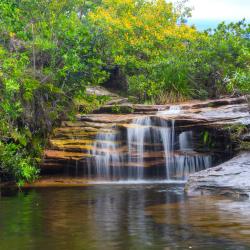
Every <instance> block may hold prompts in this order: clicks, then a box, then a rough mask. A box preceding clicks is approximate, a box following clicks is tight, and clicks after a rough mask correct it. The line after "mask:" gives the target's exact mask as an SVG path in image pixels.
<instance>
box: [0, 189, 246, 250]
mask: <svg viewBox="0 0 250 250" xmlns="http://www.w3.org/2000/svg"><path fill="white" fill-rule="evenodd" d="M249 207H250V204H249V203H248V202H240V201H238V202H236V201H234V202H233V201H230V200H227V199H224V198H221V197H220V198H219V199H218V198H217V197H206V198H202V197H195V198H192V197H191V198H188V197H186V195H185V193H184V186H183V184H137V185H134V184H130V185H107V184H106V185H93V186H89V187H82V188H40V189H39V188H37V189H29V190H24V191H23V192H19V193H16V192H11V190H7V191H4V190H1V200H0V249H1V250H9V249H18V250H29V249H36V250H39V249H60V250H69V249H83V250H85V249H86V250H92V249H93V250H95V249H98V250H99V249H100V250H103V249H104V250H105V249H107V250H113V249H117V250H126V249H131V250H140V249H141V250H145V249H154V250H157V249H164V250H168V249H218V250H221V249H232V250H235V249H243V250H245V249H250V214H246V211H250V209H249Z"/></svg>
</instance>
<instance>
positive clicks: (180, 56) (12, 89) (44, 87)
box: [0, 0, 250, 183]
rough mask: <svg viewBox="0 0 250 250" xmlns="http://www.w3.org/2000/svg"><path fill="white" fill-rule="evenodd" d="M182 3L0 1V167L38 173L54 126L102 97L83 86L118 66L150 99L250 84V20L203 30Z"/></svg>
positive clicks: (20, 174)
mask: <svg viewBox="0 0 250 250" xmlns="http://www.w3.org/2000/svg"><path fill="white" fill-rule="evenodd" d="M185 2H186V1H180V2H179V3H178V4H173V3H170V2H168V1H165V0H153V1H146V0H139V1H136V0H123V1H122V0H102V1H101V0H94V1H82V0H61V1H58V0H25V1H19V0H2V1H1V2H0V16H1V18H0V147H1V153H0V157H1V158H0V169H1V170H2V171H4V173H7V172H8V173H9V174H10V175H11V176H12V177H13V178H14V179H15V180H17V181H21V182H22V181H31V180H33V178H35V177H36V176H37V169H36V166H37V165H38V163H39V158H40V157H41V154H42V149H43V148H44V146H45V143H46V138H47V137H48V135H49V133H50V132H51V130H52V128H53V126H55V125H58V124H59V122H60V121H61V120H63V119H66V118H69V117H71V116H73V115H74V113H75V112H76V111H78V110H77V108H78V107H79V106H80V109H81V110H80V111H81V112H90V111H92V110H93V109H95V108H96V107H98V106H100V105H102V104H103V103H105V102H106V101H107V100H104V99H100V98H96V97H90V96H87V94H86V93H85V87H86V86H88V85H98V84H103V83H105V82H106V81H108V80H109V79H111V78H112V74H114V72H115V71H118V72H119V74H120V75H122V77H123V78H122V79H123V80H122V81H120V83H122V84H124V85H126V86H127V85H128V95H129V96H130V99H133V100H134V99H135V97H136V98H137V100H139V101H141V102H147V103H149V102H150V103H166V102H171V101H179V100H185V99H187V98H207V97H218V96H220V95H222V94H233V95H234V94H237V95H238V94H244V93H249V92H250V87H249V86H250V84H249V79H250V70H249V67H250V39H249V38H250V26H249V25H247V24H246V22H245V21H244V20H243V21H240V22H238V23H231V24H228V25H226V24H225V23H221V24H220V25H219V26H218V27H217V28H216V29H215V30H208V31H205V32H199V31H197V30H196V28H195V27H190V26H189V25H187V24H186V23H185V19H187V18H188V17H189V16H190V9H188V8H186V7H185ZM117 81H119V79H118V80H117ZM118 86H119V85H118ZM117 88H119V87H117ZM122 89H123V88H122ZM114 109H117V108H116V107H115V108H114ZM116 112H122V111H121V110H116ZM131 112H133V110H131ZM72 114H73V115H72ZM12 156H13V157H12ZM9 158H10V159H9ZM19 183H20V182H19Z"/></svg>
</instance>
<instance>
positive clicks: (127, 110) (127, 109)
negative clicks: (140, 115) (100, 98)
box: [111, 105, 134, 114]
mask: <svg viewBox="0 0 250 250" xmlns="http://www.w3.org/2000/svg"><path fill="white" fill-rule="evenodd" d="M111 112H112V113H113V114H132V113H134V109H133V107H131V106H119V105H114V106H113V107H112V109H111Z"/></svg>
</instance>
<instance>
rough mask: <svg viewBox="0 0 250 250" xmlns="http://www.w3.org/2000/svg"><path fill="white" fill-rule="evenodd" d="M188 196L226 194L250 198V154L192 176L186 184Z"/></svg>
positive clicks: (246, 153) (247, 153)
mask: <svg viewBox="0 0 250 250" xmlns="http://www.w3.org/2000/svg"><path fill="white" fill-rule="evenodd" d="M186 191H187V193H188V194H207V193H208V194H210V193H213V194H224V195H230V196H234V197H248V198H249V197H250V152H245V153H241V154H240V155H238V156H236V157H234V158H233V159H231V160H229V161H227V162H225V163H223V164H220V165H219V166H217V167H213V168H210V169H207V170H203V171H201V172H197V173H195V174H192V175H191V176H190V177H189V180H188V182H187V184H186Z"/></svg>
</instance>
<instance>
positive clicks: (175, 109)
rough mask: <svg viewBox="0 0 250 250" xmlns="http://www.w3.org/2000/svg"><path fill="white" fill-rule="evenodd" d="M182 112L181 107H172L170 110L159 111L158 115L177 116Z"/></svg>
mask: <svg viewBox="0 0 250 250" xmlns="http://www.w3.org/2000/svg"><path fill="white" fill-rule="evenodd" d="M181 112H182V110H181V106H178V105H172V106H170V107H169V109H166V110H160V111H158V112H157V114H158V115H176V114H180V113H181Z"/></svg>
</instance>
